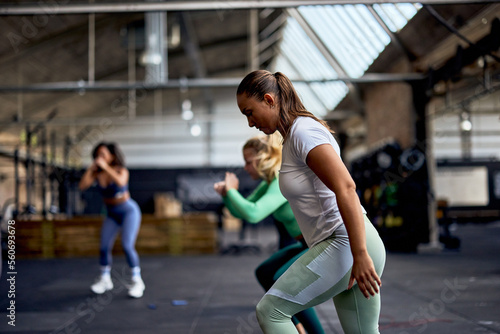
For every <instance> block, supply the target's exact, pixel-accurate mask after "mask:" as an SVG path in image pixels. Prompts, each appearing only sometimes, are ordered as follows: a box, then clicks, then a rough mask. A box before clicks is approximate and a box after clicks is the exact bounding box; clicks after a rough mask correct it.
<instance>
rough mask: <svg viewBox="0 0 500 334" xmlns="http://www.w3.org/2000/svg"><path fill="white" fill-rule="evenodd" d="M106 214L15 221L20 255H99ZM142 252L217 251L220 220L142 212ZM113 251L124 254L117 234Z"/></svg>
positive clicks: (139, 245) (200, 215) (139, 243)
mask: <svg viewBox="0 0 500 334" xmlns="http://www.w3.org/2000/svg"><path fill="white" fill-rule="evenodd" d="M102 220H103V217H99V216H88V217H73V218H71V219H61V220H52V221H40V220H39V221H18V222H16V255H17V257H18V258H52V257H90V256H95V257H97V256H99V244H100V231H101V225H102ZM136 249H137V252H138V253H139V255H141V254H170V255H183V254H213V253H216V252H217V221H216V219H215V215H213V214H210V213H190V214H184V215H182V216H181V217H177V218H157V217H155V216H153V215H143V218H142V222H141V228H140V230H139V235H138V237H137V241H136ZM113 254H115V255H119V254H123V250H122V246H121V237H120V234H119V235H118V237H117V239H116V241H115V244H114V247H113Z"/></svg>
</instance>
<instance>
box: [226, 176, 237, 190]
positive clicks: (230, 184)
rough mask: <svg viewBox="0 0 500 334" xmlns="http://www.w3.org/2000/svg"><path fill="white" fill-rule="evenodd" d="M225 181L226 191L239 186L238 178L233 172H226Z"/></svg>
mask: <svg viewBox="0 0 500 334" xmlns="http://www.w3.org/2000/svg"><path fill="white" fill-rule="evenodd" d="M224 182H225V183H226V191H227V190H229V189H236V190H238V187H239V186H240V180H238V177H237V176H236V174H234V173H230V172H226V179H225V180H224Z"/></svg>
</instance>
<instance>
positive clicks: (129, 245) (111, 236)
mask: <svg viewBox="0 0 500 334" xmlns="http://www.w3.org/2000/svg"><path fill="white" fill-rule="evenodd" d="M107 211H108V213H107V216H106V218H105V219H104V222H103V224H102V229H101V247H100V259H99V263H100V264H101V266H110V265H111V263H112V257H111V251H112V249H113V244H114V243H115V239H116V236H117V234H118V232H119V231H120V229H121V230H122V247H123V251H124V252H125V256H126V257H127V262H128V265H129V266H130V267H131V268H133V267H139V255H138V254H137V251H136V250H135V240H136V239H137V234H138V233H139V227H140V226H141V209H140V208H139V205H137V203H136V202H135V201H134V200H133V199H129V200H127V201H126V202H124V203H122V204H118V205H113V206H111V205H108V206H107Z"/></svg>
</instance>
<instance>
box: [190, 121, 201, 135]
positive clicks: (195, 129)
mask: <svg viewBox="0 0 500 334" xmlns="http://www.w3.org/2000/svg"><path fill="white" fill-rule="evenodd" d="M199 135H201V126H200V125H199V124H198V123H194V124H192V125H191V136H193V137H198V136H199Z"/></svg>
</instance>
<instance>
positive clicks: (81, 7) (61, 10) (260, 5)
mask: <svg viewBox="0 0 500 334" xmlns="http://www.w3.org/2000/svg"><path fill="white" fill-rule="evenodd" d="M497 1H498V0H453V4H474V3H494V2H497ZM382 3H420V4H429V5H439V4H443V5H446V4H450V1H449V0H419V1H415V0H310V1H304V0H302V1H292V0H277V1H262V0H253V1H250V0H245V1H243V0H241V1H239V0H232V1H231V0H227V1H191V0H186V1H169V2H138V1H137V2H131V3H88V4H71V3H69V4H57V3H56V4H53V3H50V4H49V3H44V2H42V1H41V2H39V3H36V4H30V5H20V4H15V5H12V4H11V5H2V6H0V15H58V14H89V13H125V12H127V13H130V12H157V11H200V10H205V11H206V10H216V11H221V10H237V9H265V8H295V7H299V6H313V5H352V4H365V5H373V4H382Z"/></svg>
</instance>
